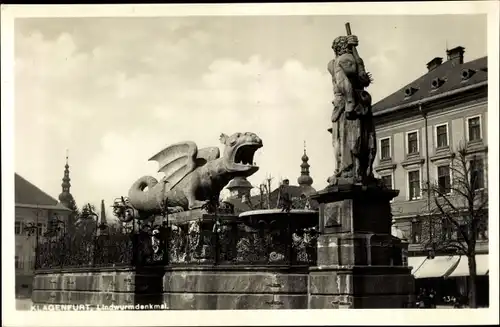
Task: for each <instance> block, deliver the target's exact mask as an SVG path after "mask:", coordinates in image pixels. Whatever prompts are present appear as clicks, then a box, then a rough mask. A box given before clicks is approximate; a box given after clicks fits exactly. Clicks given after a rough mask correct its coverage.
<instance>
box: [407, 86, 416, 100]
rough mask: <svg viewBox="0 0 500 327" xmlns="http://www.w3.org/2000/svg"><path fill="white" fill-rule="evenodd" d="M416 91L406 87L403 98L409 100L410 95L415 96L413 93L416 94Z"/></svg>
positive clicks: (413, 88) (411, 87)
mask: <svg viewBox="0 0 500 327" xmlns="http://www.w3.org/2000/svg"><path fill="white" fill-rule="evenodd" d="M417 91H418V89H417V88H415V87H413V86H408V87H407V88H406V89H405V98H409V97H411V96H412V95H414V94H415V92H417Z"/></svg>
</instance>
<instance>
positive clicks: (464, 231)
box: [457, 224, 469, 242]
mask: <svg viewBox="0 0 500 327" xmlns="http://www.w3.org/2000/svg"><path fill="white" fill-rule="evenodd" d="M467 227H468V226H467V224H461V225H460V226H459V228H458V229H459V230H458V231H457V236H458V240H459V241H462V242H463V241H465V237H464V235H465V236H466V237H467V236H468V234H469V233H468V230H467Z"/></svg>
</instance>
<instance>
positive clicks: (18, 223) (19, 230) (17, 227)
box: [15, 221, 21, 235]
mask: <svg viewBox="0 0 500 327" xmlns="http://www.w3.org/2000/svg"><path fill="white" fill-rule="evenodd" d="M15 230H16V231H15V233H16V235H20V234H21V222H20V221H16V226H15Z"/></svg>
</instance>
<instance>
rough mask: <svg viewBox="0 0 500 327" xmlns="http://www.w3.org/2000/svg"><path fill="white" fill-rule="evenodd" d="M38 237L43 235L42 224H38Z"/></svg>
mask: <svg viewBox="0 0 500 327" xmlns="http://www.w3.org/2000/svg"><path fill="white" fill-rule="evenodd" d="M38 235H39V236H41V235H43V224H42V223H38Z"/></svg>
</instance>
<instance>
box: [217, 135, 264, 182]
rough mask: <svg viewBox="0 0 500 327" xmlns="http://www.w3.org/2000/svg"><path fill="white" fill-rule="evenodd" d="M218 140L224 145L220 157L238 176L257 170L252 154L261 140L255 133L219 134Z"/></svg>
mask: <svg viewBox="0 0 500 327" xmlns="http://www.w3.org/2000/svg"><path fill="white" fill-rule="evenodd" d="M220 141H221V143H222V144H224V145H225V148H224V154H223V156H222V158H223V160H224V164H225V166H226V168H227V169H228V170H229V171H232V172H235V173H237V174H238V176H250V175H252V174H254V173H255V172H256V171H257V170H259V167H258V166H257V165H255V162H254V154H255V151H257V150H258V149H260V148H261V147H262V140H261V138H260V137H258V136H257V134H255V133H251V132H245V133H234V134H232V135H231V136H228V135H226V134H221V136H220Z"/></svg>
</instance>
